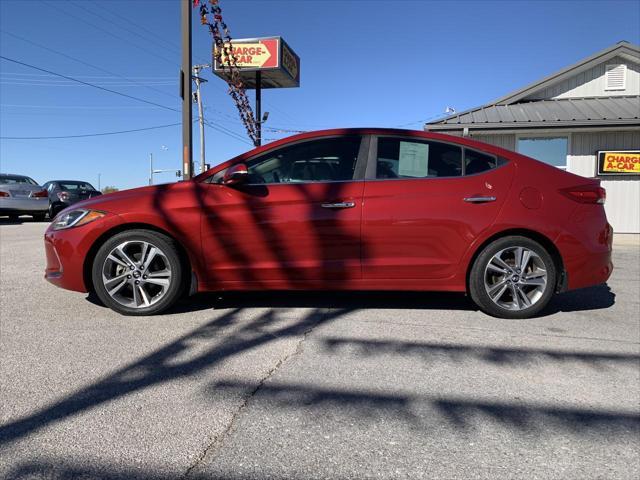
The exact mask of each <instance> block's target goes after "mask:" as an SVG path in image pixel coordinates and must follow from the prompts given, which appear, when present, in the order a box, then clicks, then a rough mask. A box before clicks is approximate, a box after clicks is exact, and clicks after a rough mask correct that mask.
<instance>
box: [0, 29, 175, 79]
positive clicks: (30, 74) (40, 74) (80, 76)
mask: <svg viewBox="0 0 640 480" xmlns="http://www.w3.org/2000/svg"><path fill="white" fill-rule="evenodd" d="M2 33H8V32H4V31H2ZM96 68H97V67H96ZM115 75H116V74H115V73H112V74H111V75H76V77H78V78H106V79H113V77H114V76H115ZM2 76H5V77H6V76H9V77H11V76H17V77H39V78H43V77H52V76H53V75H47V74H46V73H19V72H0V77H2ZM122 78H126V79H127V80H130V81H133V80H131V79H134V78H135V79H136V80H157V81H166V82H168V81H174V80H175V75H174V76H171V77H158V76H149V77H131V76H129V77H122Z"/></svg>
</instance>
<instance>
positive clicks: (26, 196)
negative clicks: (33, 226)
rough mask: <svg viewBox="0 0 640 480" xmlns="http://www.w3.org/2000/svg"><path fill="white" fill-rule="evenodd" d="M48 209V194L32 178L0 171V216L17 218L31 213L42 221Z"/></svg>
mask: <svg viewBox="0 0 640 480" xmlns="http://www.w3.org/2000/svg"><path fill="white" fill-rule="evenodd" d="M48 209H49V194H48V193H47V191H46V190H45V189H44V188H42V187H41V186H40V185H38V183H37V182H36V181H35V180H34V179H32V178H29V177H27V176H25V175H13V174H6V173H0V216H1V215H8V216H9V218H10V219H11V220H17V219H18V217H19V216H20V215H31V216H32V217H33V218H34V219H35V220H40V221H42V220H44V217H45V215H46V214H47V210H48Z"/></svg>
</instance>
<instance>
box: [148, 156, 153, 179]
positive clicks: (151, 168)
mask: <svg viewBox="0 0 640 480" xmlns="http://www.w3.org/2000/svg"><path fill="white" fill-rule="evenodd" d="M149 185H153V153H150V154H149Z"/></svg>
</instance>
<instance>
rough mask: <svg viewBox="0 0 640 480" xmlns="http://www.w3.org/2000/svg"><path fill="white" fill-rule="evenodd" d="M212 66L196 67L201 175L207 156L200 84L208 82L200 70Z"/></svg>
mask: <svg viewBox="0 0 640 480" xmlns="http://www.w3.org/2000/svg"><path fill="white" fill-rule="evenodd" d="M210 67H211V65H194V66H193V80H194V81H195V82H196V95H195V100H196V101H197V102H198V124H199V125H200V173H202V172H204V171H205V159H204V157H205V155H204V113H203V112H202V110H203V107H202V93H201V92H200V84H201V83H205V82H207V80H205V79H204V78H200V70H202V69H205V68H210Z"/></svg>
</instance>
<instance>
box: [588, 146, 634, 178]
mask: <svg viewBox="0 0 640 480" xmlns="http://www.w3.org/2000/svg"><path fill="white" fill-rule="evenodd" d="M598 175H640V150H615V151H614V150H606V151H600V152H598Z"/></svg>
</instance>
